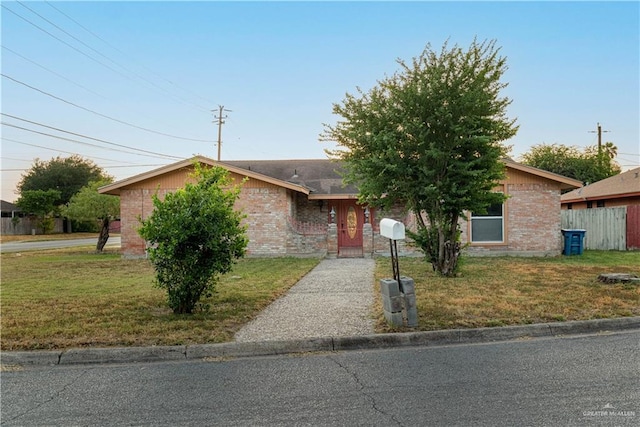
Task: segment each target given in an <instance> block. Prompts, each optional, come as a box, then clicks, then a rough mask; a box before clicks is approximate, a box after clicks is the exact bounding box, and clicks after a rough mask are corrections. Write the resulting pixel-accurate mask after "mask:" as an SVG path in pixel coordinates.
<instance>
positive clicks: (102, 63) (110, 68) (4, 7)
mask: <svg viewBox="0 0 640 427" xmlns="http://www.w3.org/2000/svg"><path fill="white" fill-rule="evenodd" d="M0 6H1V7H2V8H3V9H5V10H7V11H9V12H11V13H12V14H14V15H15V16H17V17H18V18H20V19H22V20H23V21H25V22H27V23H28V24H30V25H32V26H34V27H36V28H37V29H39V30H40V31H42V32H44V33H45V34H47V35H49V36H50V37H53V38H54V39H56V40H58V41H59V42H61V43H63V44H65V45H67V46H69V47H70V48H71V49H73V50H75V51H76V52H78V53H80V54H81V55H83V56H86V57H87V58H89V59H91V60H92V61H94V62H97V63H98V64H100V65H102V66H103V67H106V68H108V69H109V70H111V71H113V72H114V73H117V74H120V75H121V76H122V77H124V78H126V79H129V80H131V81H133V79H132V78H131V77H129V76H127V75H126V74H123V73H121V72H120V71H118V70H116V69H114V68H113V67H111V66H109V65H107V64H105V63H104V62H102V61H99V60H97V59H96V58H94V57H93V56H91V55H88V54H87V53H85V52H83V51H81V50H80V49H78V48H77V47H75V46H73V45H71V44H69V43H67V42H66V41H64V40H62V39H61V38H60V37H58V36H56V35H54V34H51V33H50V32H49V31H47V30H45V29H44V28H42V27H41V26H39V25H38V24H35V23H33V22H31V21H29V20H28V19H27V18H25V17H24V16H22V15H20V14H18V13H16V12H14V11H13V10H11V9H9V8H8V7H6V6H5V5H4V4H2V5H0Z"/></svg>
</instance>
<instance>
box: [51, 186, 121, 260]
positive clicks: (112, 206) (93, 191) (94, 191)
mask: <svg viewBox="0 0 640 427" xmlns="http://www.w3.org/2000/svg"><path fill="white" fill-rule="evenodd" d="M110 182H111V180H103V181H94V182H90V183H89V184H88V185H86V186H85V187H82V188H81V189H80V191H78V192H77V193H76V194H74V195H73V196H71V200H70V201H69V203H68V205H67V206H65V207H64V208H63V209H62V214H63V215H65V216H67V217H68V218H70V219H74V220H78V221H100V236H99V237H98V243H97V244H96V250H97V251H98V252H101V251H102V249H103V248H104V245H105V244H106V243H107V240H108V239H109V224H110V223H111V220H113V219H115V218H117V217H118V216H119V215H120V198H119V197H117V196H110V195H107V194H100V193H98V188H99V187H101V186H103V185H106V184H109V183H110Z"/></svg>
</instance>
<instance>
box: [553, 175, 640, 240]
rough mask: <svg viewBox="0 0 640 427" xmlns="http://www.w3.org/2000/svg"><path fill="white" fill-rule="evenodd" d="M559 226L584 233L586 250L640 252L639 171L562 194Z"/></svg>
mask: <svg viewBox="0 0 640 427" xmlns="http://www.w3.org/2000/svg"><path fill="white" fill-rule="evenodd" d="M561 201H562V224H563V227H566V228H577V229H584V230H586V237H585V249H599V250H638V249H640V168H635V169H631V170H628V171H626V172H623V173H620V174H618V175H615V176H611V177H609V178H606V179H603V180H601V181H598V182H594V183H593V184H590V185H587V186H585V187H583V188H579V189H577V190H573V191H570V192H568V193H566V194H563V195H562V197H561Z"/></svg>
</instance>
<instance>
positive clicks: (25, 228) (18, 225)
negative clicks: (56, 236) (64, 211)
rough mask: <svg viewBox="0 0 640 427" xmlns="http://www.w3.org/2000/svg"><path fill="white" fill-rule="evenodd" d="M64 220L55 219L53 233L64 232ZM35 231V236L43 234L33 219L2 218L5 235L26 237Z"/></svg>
mask: <svg viewBox="0 0 640 427" xmlns="http://www.w3.org/2000/svg"><path fill="white" fill-rule="evenodd" d="M63 225H64V224H63V220H62V218H54V220H53V230H51V233H62V232H63V231H64V228H63ZM33 230H35V234H42V228H41V227H40V226H38V221H37V220H36V219H35V218H32V217H26V216H25V217H21V218H15V219H14V218H2V234H4V235H7V236H9V235H24V234H32V233H33Z"/></svg>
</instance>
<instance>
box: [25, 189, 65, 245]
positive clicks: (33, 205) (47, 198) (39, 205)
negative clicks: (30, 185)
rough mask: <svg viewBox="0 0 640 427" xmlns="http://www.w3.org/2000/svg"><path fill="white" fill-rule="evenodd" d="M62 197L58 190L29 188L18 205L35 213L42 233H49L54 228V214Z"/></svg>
mask: <svg viewBox="0 0 640 427" xmlns="http://www.w3.org/2000/svg"><path fill="white" fill-rule="evenodd" d="M59 198H60V192H59V191H58V190H46V191H45V190H28V191H23V192H22V194H21V195H20V197H19V198H18V200H16V205H17V206H18V207H19V208H20V209H22V211H23V212H25V213H27V214H30V215H35V216H36V217H37V218H38V224H39V225H40V227H41V228H42V233H43V234H47V233H48V232H49V231H51V230H52V229H53V216H54V213H55V212H56V210H57V205H56V201H57V200H58V199H59Z"/></svg>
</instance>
